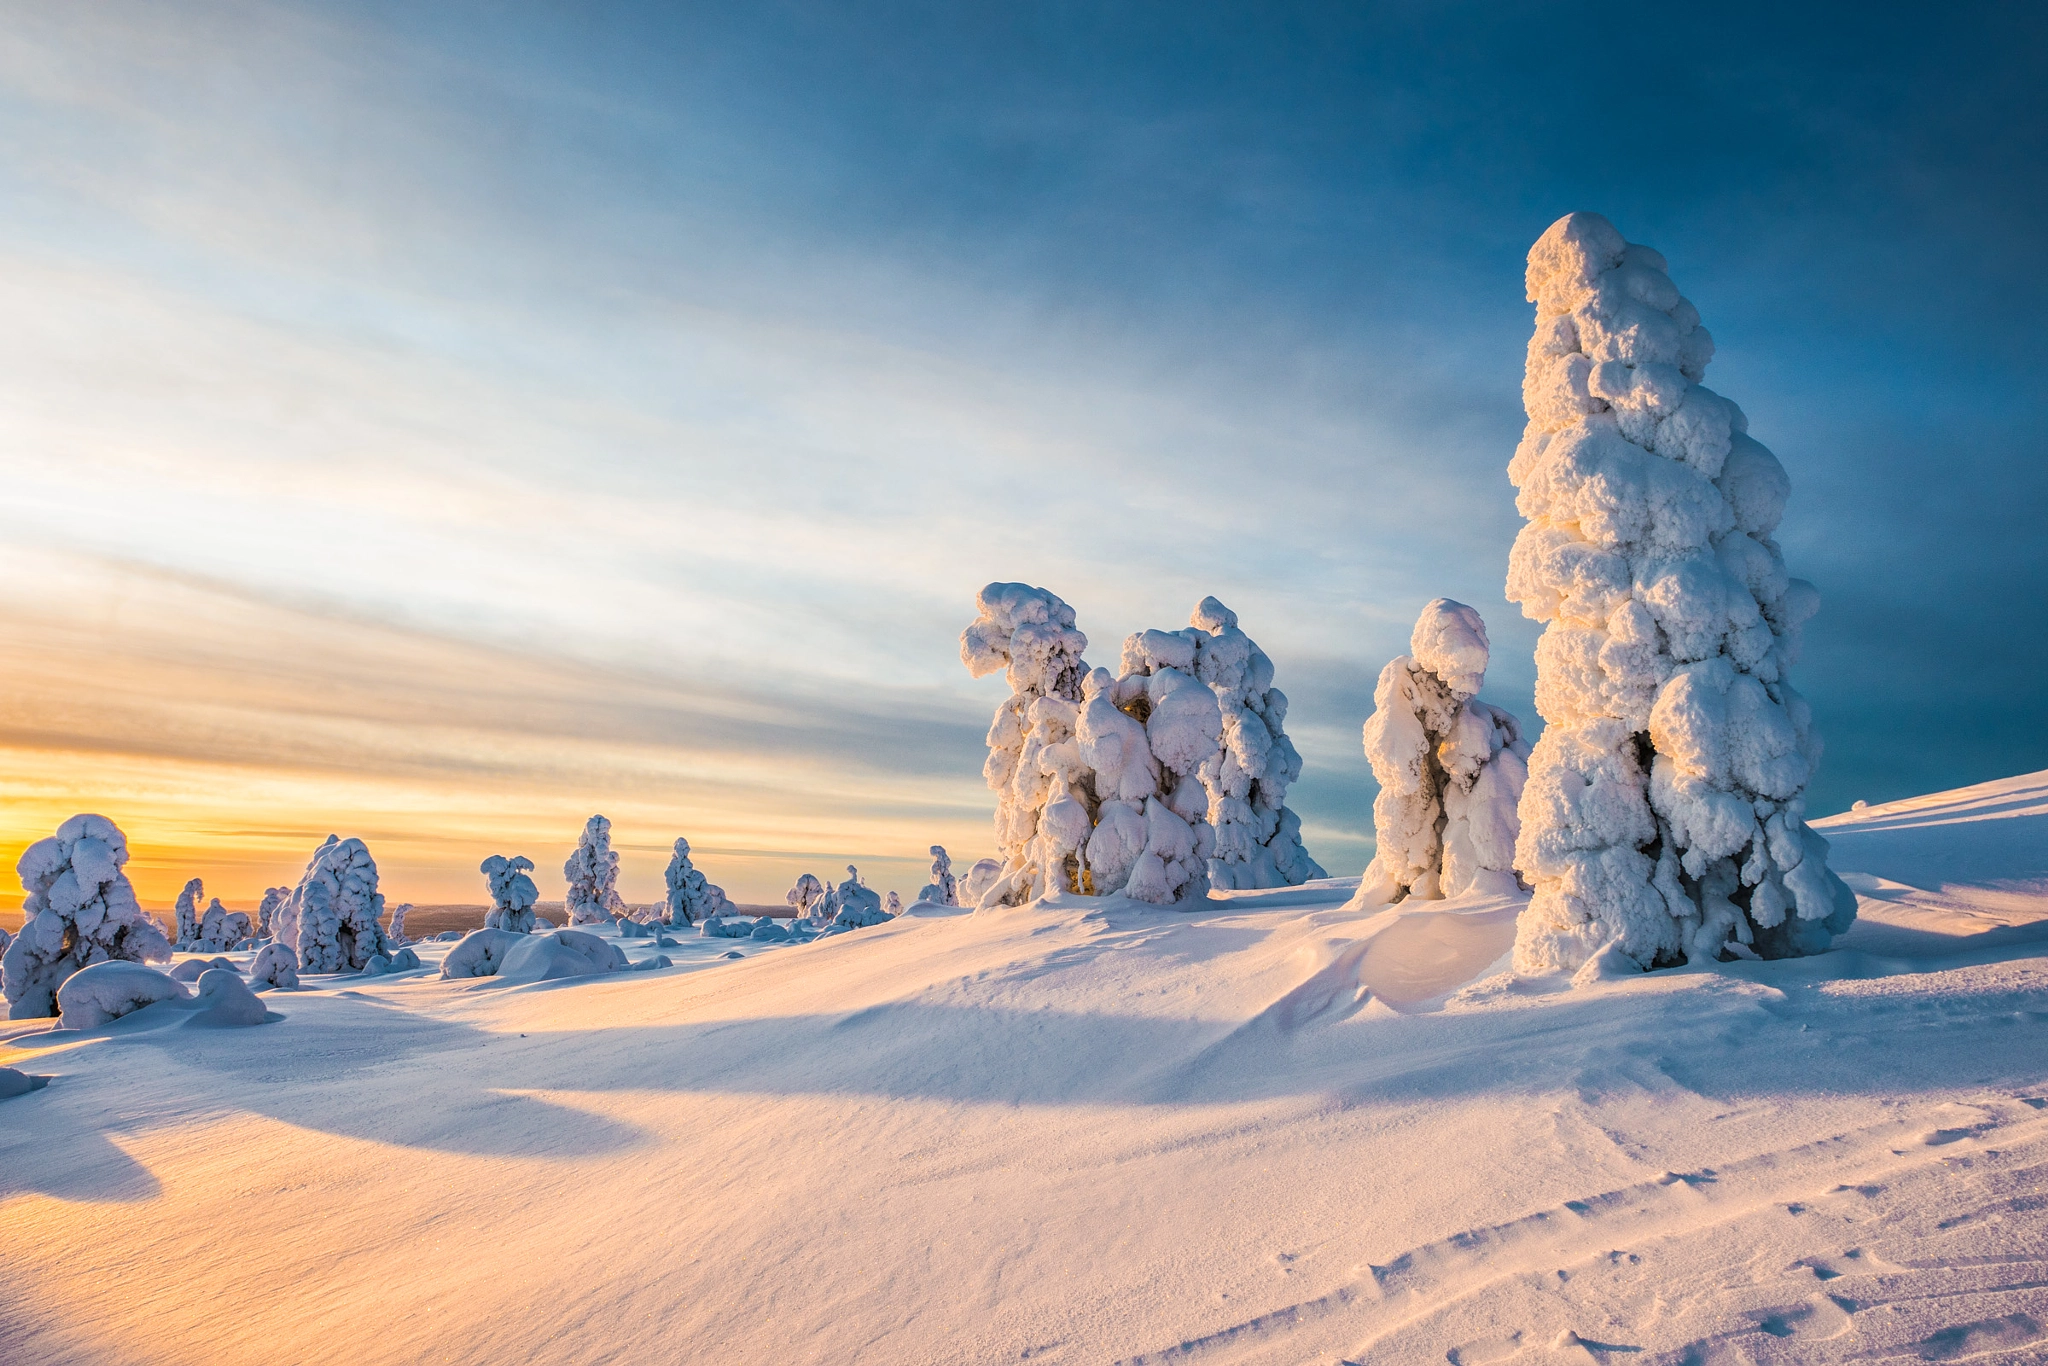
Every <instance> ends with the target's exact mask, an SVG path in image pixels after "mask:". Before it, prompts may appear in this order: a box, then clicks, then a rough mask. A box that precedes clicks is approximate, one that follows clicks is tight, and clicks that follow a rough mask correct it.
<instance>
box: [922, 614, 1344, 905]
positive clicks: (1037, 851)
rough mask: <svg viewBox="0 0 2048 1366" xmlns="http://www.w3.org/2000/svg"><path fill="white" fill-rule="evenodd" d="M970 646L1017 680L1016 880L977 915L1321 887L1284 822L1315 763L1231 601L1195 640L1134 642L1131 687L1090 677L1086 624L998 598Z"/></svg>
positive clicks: (1006, 867) (1003, 773)
mask: <svg viewBox="0 0 2048 1366" xmlns="http://www.w3.org/2000/svg"><path fill="white" fill-rule="evenodd" d="M976 605H977V606H978V608H979V609H980V615H979V617H978V618H977V619H976V620H975V622H974V623H973V625H971V626H969V627H968V629H967V631H966V632H965V633H963V634H962V636H961V640H960V655H961V659H962V660H963V661H964V662H965V663H966V665H967V668H968V671H969V672H970V673H972V674H973V675H974V676H975V677H977V678H980V677H982V676H984V675H986V674H989V673H993V672H994V671H995V670H996V669H998V668H1003V669H1005V670H1006V672H1007V676H1008V681H1009V683H1010V689H1011V695H1010V698H1009V699H1008V700H1007V701H1006V702H1005V703H1004V704H1003V705H1002V706H1001V707H999V708H998V709H997V711H996V717H995V723H994V724H993V725H992V726H991V727H990V729H989V735H988V745H989V757H988V763H987V765H986V766H985V768H984V774H985V776H986V777H987V779H988V783H989V786H990V787H991V788H992V789H993V790H994V791H995V793H996V843H997V846H998V848H999V849H1000V850H1001V857H1002V866H1001V873H1000V876H999V877H998V878H997V880H996V882H995V884H994V886H992V887H991V888H989V889H988V890H987V891H985V892H984V893H983V895H982V897H981V898H980V900H979V902H978V903H977V904H1013V905H1014V904H1018V903H1021V902H1023V901H1026V900H1029V899H1030V898H1032V897H1036V896H1041V895H1043V894H1045V893H1046V892H1048V891H1054V890H1059V891H1071V892H1082V893H1086V894H1089V895H1098V896H1106V895H1110V894H1112V893H1122V894H1124V895H1126V896H1130V897H1133V898H1135V899H1137V900H1140V901H1151V902H1155V903H1158V904H1162V905H1163V904H1170V903H1174V902H1180V901H1187V900H1192V899H1196V898H1199V897H1200V896H1202V895H1203V894H1204V893H1205V892H1206V891H1207V889H1208V887H1209V885H1210V883H1211V881H1212V880H1214V881H1216V882H1218V883H1220V884H1221V885H1224V886H1229V887H1261V886H1278V885H1285V884H1289V883H1297V882H1301V881H1304V880H1306V879H1308V878H1310V877H1317V876H1320V875H1321V873H1322V870H1321V869H1320V868H1318V867H1316V865H1315V863H1314V862H1313V861H1312V860H1310V859H1309V857H1308V854H1307V852H1306V851H1305V850H1304V849H1303V848H1302V847H1301V838H1300V822H1299V820H1298V819H1297V818H1296V817H1295V816H1294V815H1293V813H1292V812H1290V811H1288V810H1287V808H1286V805H1285V801H1284V798H1285V794H1286V789H1287V785H1288V784H1289V783H1291V782H1292V781H1293V780H1294V778H1295V777H1297V776H1298V775H1299V774H1300V771H1301V758H1300V756H1299V755H1298V754H1296V753H1295V751H1294V746H1293V745H1292V744H1291V743H1289V742H1288V740H1287V737H1286V734H1285V732H1284V731H1283V730H1282V728H1281V722H1282V720H1283V718H1284V717H1285V715H1286V708H1287V699H1286V697H1285V696H1284V695H1282V694H1281V693H1280V692H1278V691H1277V690H1275V689H1273V688H1272V687H1271V686H1270V685H1271V683H1272V678H1273V666H1272V661H1271V660H1269V659H1267V658H1266V656H1265V654H1264V652H1262V651H1260V650H1259V648H1258V647H1257V646H1255V645H1253V644H1252V643H1251V641H1250V639H1249V638H1248V637H1246V636H1245V635H1244V633H1243V632H1242V631H1240V630H1238V629H1237V617H1236V615H1235V614H1234V613H1232V612H1231V611H1230V610H1229V609H1228V608H1226V607H1224V606H1223V604H1221V603H1219V602H1217V601H1216V600H1215V599H1214V598H1205V599H1203V600H1202V602H1201V603H1200V604H1199V605H1197V607H1196V608H1195V611H1194V613H1193V615H1192V618H1191V624H1190V626H1189V627H1188V628H1187V629H1184V630H1181V631H1177V632H1170V631H1144V632H1140V633H1139V634H1137V635H1134V636H1131V637H1130V638H1129V639H1128V640H1126V641H1125V642H1124V653H1123V660H1122V665H1123V673H1122V676H1120V677H1113V676H1112V675H1111V674H1110V673H1109V671H1108V670H1107V669H1093V670H1091V669H1089V668H1088V666H1087V663H1086V661H1085V660H1083V659H1082V657H1081V651H1082V650H1084V649H1085V648H1087V643H1088V642H1087V638H1086V637H1085V636H1083V635H1082V634H1081V633H1080V632H1079V631H1078V630H1076V629H1075V628H1074V613H1073V609H1072V608H1070V607H1068V606H1067V605H1066V604H1065V603H1064V602H1062V601H1060V599H1059V598H1057V597H1055V596H1054V595H1052V594H1051V593H1049V592H1047V591H1045V590H1044V589H1042V588H1031V587H1027V586H1026V585H1023V584H1014V583H1008V584H1006V583H995V584H990V585H989V586H988V587H987V588H985V589H983V590H982V592H981V595H980V597H979V598H978V599H977V604H976Z"/></svg>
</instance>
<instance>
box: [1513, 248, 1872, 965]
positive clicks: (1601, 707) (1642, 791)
mask: <svg viewBox="0 0 2048 1366" xmlns="http://www.w3.org/2000/svg"><path fill="white" fill-rule="evenodd" d="M1528 296H1529V300H1530V302H1532V303H1534V304H1535V305H1536V328H1535V333H1534V335H1533V336H1532V337H1531V339H1530V342H1529V352H1528V365H1527V369H1526V371H1525V376H1524V382H1523V403H1524V406H1525V408H1526V409H1527V412H1528V416H1529V422H1528V426H1527V428H1526V429H1525V431H1524V433H1523V437H1522V442H1521V445H1520V446H1519V447H1518V448H1517V450H1516V451H1515V455H1514V459H1513V460H1512V461H1511V462H1510V463H1509V465H1508V478H1509V479H1510V481H1511V482H1512V483H1513V484H1514V485H1515V487H1516V488H1517V489H1518V490H1519V492H1518V495H1517V497H1516V503H1515V505H1516V507H1517V509H1518V510H1519V511H1520V512H1521V514H1522V515H1523V517H1525V518H1527V519H1528V524H1527V525H1526V526H1525V527H1523V529H1522V531H1521V533H1520V535H1518V536H1517V537H1516V539H1515V544H1514V548H1513V550H1512V552H1511V553H1510V556H1509V565H1508V584H1507V592H1508V597H1509V598H1510V599H1512V600H1514V601H1517V602H1519V603H1520V604H1521V606H1522V610H1523V612H1524V613H1525V614H1526V615H1528V616H1529V617H1531V618H1533V619H1535V620H1537V621H1541V622H1543V623H1545V626H1544V631H1543V635H1542V637H1541V639H1540V640H1539V641H1538V643H1537V647H1536V709H1537V711H1538V712H1540V713H1541V714H1542V716H1543V719H1544V722H1545V724H1546V728H1545V730H1544V732H1543V736H1542V738H1541V739H1540V740H1538V742H1537V744H1536V747H1535V751H1534V753H1533V754H1532V755H1531V756H1530V759H1529V778H1528V786H1527V788H1526V790H1525V792H1524V795H1523V798H1522V803H1521V807H1520V820H1521V827H1522V828H1521V835H1520V839H1519V843H1518V845H1517V848H1516V858H1515V865H1516V867H1517V868H1518V869H1519V870H1520V872H1521V873H1522V875H1523V876H1524V877H1526V878H1527V879H1529V881H1530V882H1531V883H1532V884H1533V886H1534V888H1535V894H1534V896H1533V898H1532V899H1531V902H1530V908H1529V912H1528V914H1527V915H1526V916H1524V917H1523V920H1522V922H1521V925H1520V927H1519V929H1518V932H1517V940H1516V957H1515V961H1516V965H1517V966H1518V967H1519V968H1521V969H1522V970H1524V971H1527V972H1571V971H1574V970H1576V969H1577V968H1578V967H1580V966H1581V965H1583V964H1584V963H1585V962H1586V961H1587V960H1588V959H1589V958H1591V957H1592V956H1593V955H1594V954H1596V953H1598V952H1600V951H1601V950H1602V949H1604V948H1605V947H1606V946H1607V945H1608V944H1609V943H1610V942H1614V941H1619V944H1620V947H1621V951H1622V952H1623V953H1625V954H1626V955H1627V956H1628V957H1629V958H1631V959H1633V960H1634V961H1635V962H1637V963H1638V964H1640V965H1641V966H1643V967H1660V966H1666V965H1670V964H1675V963H1683V962H1702V961H1712V960H1714V959H1717V958H1720V957H1722V956H1724V955H1729V954H1735V953H1737V949H1736V948H1735V947H1734V946H1741V952H1754V953H1757V954H1761V955H1762V956H1764V957H1772V958H1775V957H1785V956H1791V955H1797V954H1806V953H1815V952H1819V951H1820V950H1822V949H1825V948H1826V947H1827V946H1828V944H1829V942H1830V941H1831V940H1832V939H1833V937H1834V936H1836V935H1838V934H1841V933H1842V932H1843V931H1844V930H1846V929H1847V928H1848V926H1849V924H1850V922H1851V921H1852V920H1853V919H1854V916H1855V911H1856V901H1855V898H1854V897H1853V896H1852V895H1851V894H1850V892H1849V890H1848V888H1847V887H1845V886H1844V885H1843V884H1842V882H1841V880H1840V879H1839V878H1838V877H1836V876H1835V875H1834V874H1833V873H1832V872H1830V871H1829V869H1828V866H1827V856H1828V846H1827V842H1826V840H1824V839H1823V838H1821V837H1820V836H1819V835H1817V834H1815V833H1814V832H1813V831H1812V830H1811V829H1809V828H1808V827H1807V824H1806V821H1805V812H1806V806H1805V790H1806V785H1807V782H1808V780H1809V779H1810V778H1811V777H1812V774H1813V770H1814V768H1815V766H1816V765H1817V764H1818V763H1819V762H1820V755H1821V744H1820V738H1819V736H1818V734H1817V733H1816V732H1815V731H1814V729H1813V724H1812V716H1811V712H1810V710H1809V708H1808V707H1807V705H1806V702H1805V699H1803V698H1802V697H1801V696H1800V695H1799V694H1798V692H1797V691H1795V690H1794V689H1793V687H1792V686H1791V683H1790V681H1789V678H1788V673H1789V670H1790V667H1791V665H1792V664H1793V663H1794V662H1795V661H1796V660H1797V658H1798V654H1799V637H1800V629H1801V627H1802V626H1803V624H1804V623H1805V622H1806V620H1807V619H1808V618H1810V617H1811V616H1812V615H1813V614H1814V612H1815V611H1816V610H1817V609H1818V606H1819V594H1818V593H1817V592H1816V591H1815V590H1814V588H1813V585H1811V584H1809V583H1806V582H1804V581H1803V580H1800V579H1794V578H1791V577H1789V576H1788V574H1787V572H1786V567H1785V562H1784V557H1783V555H1782V553H1781V552H1780V549H1779V547H1778V544H1777V542H1776V541H1774V540H1772V539H1771V533H1772V532H1773V531H1775V530H1776V529H1777V525H1778V520H1779V518H1780V517H1781V516H1782V515H1783V513H1784V509H1785V501H1786V499H1787V497H1788V496H1789V494H1790V492H1791V483H1790V480H1789V479H1788V478H1787V476H1786V474H1785V470H1784V467H1783V466H1782V465H1781V464H1779V462H1778V459H1777V457H1776V456H1774V455H1772V454H1771V453H1770V451H1768V450H1767V449H1765V448H1764V446H1763V445H1761V444H1760V443H1759V442H1757V441H1756V440H1755V439H1754V438H1752V437H1751V436H1750V435H1749V434H1748V428H1749V423H1748V420H1747V419H1746V418H1745V417H1744V416H1743V414H1742V411H1741V409H1739V408H1737V407H1736V406H1735V404H1733V403H1732V402H1730V401H1729V400H1727V399H1726V398H1723V397H1722V396H1720V395H1718V394H1716V393H1714V392H1713V391H1712V390H1709V389H1707V388H1705V387H1704V386H1703V385H1702V384H1701V380H1702V379H1703V378H1704V376H1705V374H1706V367H1707V362H1708V361H1709V360H1710V359H1711V358H1712V356H1713V352H1714V345H1713V339H1712V337H1711V336H1709V335H1708V333H1707V330H1706V329H1705V328H1704V327H1702V326H1700V320H1699V313H1698V311H1697V310H1696V309H1694V308H1693V306H1692V305H1691V304H1690V303H1689V302H1687V301H1686V300H1685V299H1684V298H1682V297H1681V296H1680V295H1679V293H1678V290H1677V288H1676V287H1675V286H1674V285H1673V284H1672V283H1671V279H1670V277H1669V276H1668V275H1667V274H1666V273H1665V261H1664V258H1663V257H1661V256H1659V255H1658V254H1657V253H1656V252H1654V251H1652V250H1650V249H1649V248H1647V247H1643V246H1637V245H1633V244H1630V243H1628V242H1626V241H1624V240H1623V238H1622V236H1621V234H1620V233H1618V232H1617V231H1615V229H1614V226H1613V225H1612V224H1611V223H1609V222H1608V221H1607V220H1606V219H1604V218H1602V217H1600V216H1599V215H1598V214H1588V213H1575V214H1570V215H1567V216H1566V217H1564V218H1561V219H1559V220H1558V221H1557V222H1556V223H1553V224H1552V225H1551V226H1550V228H1549V229H1548V230H1547V231H1545V232H1544V234H1543V236H1542V237H1541V238H1539V239H1538V240H1537V242H1536V244H1535V246H1534V247H1532V248H1531V249H1530V251H1529V269H1528Z"/></svg>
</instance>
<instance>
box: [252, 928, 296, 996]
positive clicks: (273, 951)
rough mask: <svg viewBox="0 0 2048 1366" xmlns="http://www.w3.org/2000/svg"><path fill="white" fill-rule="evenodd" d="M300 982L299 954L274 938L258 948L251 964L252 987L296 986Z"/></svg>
mask: <svg viewBox="0 0 2048 1366" xmlns="http://www.w3.org/2000/svg"><path fill="white" fill-rule="evenodd" d="M298 984H299V955H298V954H296V953H294V952H293V951H292V950H291V949H290V948H288V947H286V946H285V945H283V944H280V943H279V942H278V941H277V940H275V939H273V940H271V941H270V942H269V943H268V944H265V945H264V946H263V947H262V948H260V949H258V950H256V961H255V962H253V963H251V964H250V965H249V985H250V986H251V987H287V988H289V987H296V986H298Z"/></svg>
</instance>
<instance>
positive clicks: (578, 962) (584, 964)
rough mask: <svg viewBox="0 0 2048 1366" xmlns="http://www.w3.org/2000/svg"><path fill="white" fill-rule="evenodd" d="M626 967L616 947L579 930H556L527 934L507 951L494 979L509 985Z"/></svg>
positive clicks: (614, 970) (622, 956)
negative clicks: (547, 932) (546, 932)
mask: <svg viewBox="0 0 2048 1366" xmlns="http://www.w3.org/2000/svg"><path fill="white" fill-rule="evenodd" d="M627 966H628V964H627V962H626V955H625V954H624V953H622V952H620V950H619V948H618V946H617V945H615V944H607V943H605V942H604V940H602V939H599V938H598V937H597V936H596V935H594V934H587V933H585V932H584V931H582V930H556V931H555V932H554V933H552V934H529V935H526V936H524V937H523V938H521V940H520V941H519V942H518V943H517V944H514V945H512V946H511V948H509V949H507V950H506V951H505V957H504V960H503V962H501V963H500V964H499V966H498V971H497V978H498V980H499V981H501V982H508V983H516V982H552V981H555V980H556V979H558V978H562V977H593V976H596V975H598V974H600V973H606V972H624V971H625V970H626V968H627Z"/></svg>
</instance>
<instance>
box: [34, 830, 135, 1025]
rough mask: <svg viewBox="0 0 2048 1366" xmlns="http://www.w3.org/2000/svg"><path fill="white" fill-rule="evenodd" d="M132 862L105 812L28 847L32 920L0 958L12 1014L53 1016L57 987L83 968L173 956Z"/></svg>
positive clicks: (118, 833)
mask: <svg viewBox="0 0 2048 1366" xmlns="http://www.w3.org/2000/svg"><path fill="white" fill-rule="evenodd" d="M127 862H128V841H127V839H126V838H125V837H124V836H123V835H122V834H121V831H120V829H119V827H117V826H116V825H115V824H114V823H113V822H112V821H110V820H108V819H107V818H106V817H104V816H92V815H81V816H73V817H72V818H71V819H70V820H68V821H65V822H64V823H63V824H62V825H60V826H58V827H57V833H56V834H55V835H53V836H51V837H50V838H48V839H43V840H37V841H36V842H35V843H34V844H31V845H30V846H29V847H28V848H27V849H25V850H23V851H22V855H21V860H20V862H19V863H18V864H17V865H16V866H17V868H18V870H19V871H20V874H21V885H22V887H23V888H24V889H26V891H27V892H28V896H27V897H26V899H24V900H23V902H22V913H23V915H24V916H25V917H26V919H25V921H24V922H23V924H22V927H21V932H20V933H19V934H17V935H15V936H14V940H13V942H12V943H10V944H9V945H8V946H7V951H6V954H5V956H4V957H0V988H4V990H5V993H6V996H7V1011H8V1017H9V1018H10V1019H16V1020H32V1019H39V1018H41V1017H43V1016H47V1015H51V1014H54V1013H55V1012H56V1010H57V991H58V988H59V987H61V986H62V985H63V983H64V981H65V979H66V978H68V977H70V976H71V975H72V974H73V973H75V972H77V971H78V970H79V969H81V968H85V967H90V966H92V965H93V964H95V963H105V962H110V961H125V962H136V963H160V962H167V961H169V959H170V956H171V945H170V941H169V940H168V939H166V938H165V937H164V932H163V929H162V927H160V926H159V925H158V924H157V922H156V921H155V920H154V919H152V918H151V917H150V916H148V915H146V914H144V912H143V910H142V907H141V906H140V905H139V904H137V902H136V900H135V889H134V887H132V886H130V885H129V882H128V876H127V874H125V873H123V872H122V871H121V869H122V866H123V865H124V864H126V863H127Z"/></svg>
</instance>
